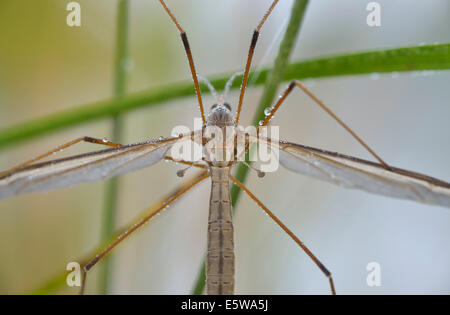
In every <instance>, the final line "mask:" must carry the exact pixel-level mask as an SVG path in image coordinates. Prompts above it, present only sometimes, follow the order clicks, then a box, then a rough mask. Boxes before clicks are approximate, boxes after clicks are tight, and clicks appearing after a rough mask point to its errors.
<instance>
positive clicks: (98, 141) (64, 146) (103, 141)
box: [0, 137, 122, 178]
mask: <svg viewBox="0 0 450 315" xmlns="http://www.w3.org/2000/svg"><path fill="white" fill-rule="evenodd" d="M79 142H89V143H94V144H101V145H106V146H110V147H114V148H116V147H121V146H122V145H121V144H118V143H114V142H111V141H108V140H106V139H97V138H92V137H80V138H76V139H75V140H72V141H69V142H67V143H64V144H62V145H60V146H58V147H56V148H55V149H53V150H51V151H48V152H47V153H44V154H41V155H39V156H37V157H34V158H32V159H31V160H28V161H26V162H23V163H21V164H19V165H17V166H15V167H13V168H11V169H9V170H7V171H5V172H2V173H0V178H2V177H5V176H8V175H9V174H11V173H14V172H16V171H17V170H20V169H22V168H24V167H25V166H28V165H30V164H32V163H34V162H36V161H39V160H42V159H44V158H46V157H48V156H50V155H52V154H54V153H56V152H60V151H62V150H64V149H67V148H68V147H70V146H72V145H74V144H77V143H79Z"/></svg>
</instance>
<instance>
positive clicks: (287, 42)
mask: <svg viewBox="0 0 450 315" xmlns="http://www.w3.org/2000/svg"><path fill="white" fill-rule="evenodd" d="M307 6H308V0H295V2H294V4H293V6H292V10H291V16H290V19H289V24H288V27H287V29H286V33H285V34H284V37H283V40H282V42H281V44H280V48H279V50H278V55H277V58H276V59H275V64H274V66H273V68H272V70H271V71H270V72H269V73H268V76H267V80H266V83H265V85H264V92H263V96H262V97H261V100H260V102H259V105H258V108H257V110H256V112H255V115H254V118H253V125H254V126H255V127H258V123H259V121H260V120H262V119H264V118H265V115H264V109H265V108H266V107H268V106H270V105H271V104H272V102H273V100H274V98H275V94H276V92H277V90H278V87H279V85H280V82H281V81H282V79H283V75H284V73H285V71H286V66H287V64H288V62H289V57H290V55H291V52H292V49H293V47H294V44H295V40H296V39H297V36H298V33H299V31H300V27H301V25H302V21H303V17H304V14H305V11H306V7H307ZM247 163H250V161H248V160H247ZM248 172H249V168H248V167H247V166H246V165H245V164H243V163H241V164H239V165H238V167H237V171H236V174H235V177H236V179H237V180H239V181H240V182H241V183H244V182H245V180H246V178H247V175H248ZM240 194H241V189H240V188H239V187H238V186H236V185H232V187H231V199H232V206H233V210H234V211H236V205H237V202H238V200H239V196H240ZM205 282H206V269H205V259H203V262H202V265H201V268H200V272H199V274H198V276H197V280H196V282H195V286H194V289H193V294H202V293H203V290H204V288H205Z"/></svg>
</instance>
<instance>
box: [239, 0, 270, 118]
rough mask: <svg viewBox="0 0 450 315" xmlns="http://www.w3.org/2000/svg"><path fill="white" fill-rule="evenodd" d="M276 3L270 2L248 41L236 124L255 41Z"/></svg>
mask: <svg viewBox="0 0 450 315" xmlns="http://www.w3.org/2000/svg"><path fill="white" fill-rule="evenodd" d="M277 3H278V0H274V1H273V2H272V4H271V5H270V7H269V9H268V10H267V12H266V14H264V16H263V18H262V19H261V21H260V22H259V24H258V26H257V27H256V29H255V31H254V32H253V36H252V41H251V43H250V49H249V51H248V57H247V63H246V65H245V71H244V76H243V78H242V85H241V92H240V95H239V104H238V108H237V113H236V125H238V124H239V118H240V116H241V110H242V104H243V103H244V95H245V88H246V87H247V82H248V75H249V73H250V67H251V64H252V59H253V55H254V53H255V47H256V42H257V41H258V37H259V31H260V30H261V28H262V26H263V25H264V23H265V22H266V20H267V18H268V17H269V15H270V13H272V10H273V9H274V8H275V6H276V5H277Z"/></svg>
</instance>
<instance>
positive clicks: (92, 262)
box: [80, 172, 209, 294]
mask: <svg viewBox="0 0 450 315" xmlns="http://www.w3.org/2000/svg"><path fill="white" fill-rule="evenodd" d="M208 177H209V174H208V173H206V172H202V173H201V174H199V175H198V176H196V177H195V178H194V179H193V180H192V181H189V182H188V183H186V185H184V186H182V187H180V188H179V189H177V190H175V192H174V193H173V194H171V196H170V197H169V198H168V199H167V200H166V201H164V202H162V203H161V204H160V205H159V206H158V207H157V208H156V210H154V211H153V212H152V213H150V214H149V215H147V216H145V217H143V218H141V219H140V220H139V221H137V222H136V223H135V224H133V225H131V226H129V227H128V228H127V229H126V230H124V232H122V233H121V234H120V235H119V236H118V237H117V239H116V240H114V241H113V242H112V243H111V244H109V245H108V246H107V247H106V248H105V249H103V250H102V251H101V252H99V253H98V254H97V255H95V257H94V258H92V259H89V261H88V262H87V263H86V264H85V265H84V266H83V269H82V273H83V274H82V281H83V282H82V284H81V290H80V294H84V290H85V288H86V278H87V273H88V271H89V270H90V269H92V267H94V266H95V265H96V264H97V263H98V262H99V261H100V260H101V259H102V258H103V257H105V256H106V255H107V254H108V253H109V252H110V251H111V250H112V249H113V248H114V247H116V246H117V245H118V244H119V243H121V242H122V241H123V240H124V239H125V238H127V237H128V236H130V235H131V234H132V233H133V232H134V231H136V230H138V229H139V228H140V227H142V226H143V225H144V224H145V223H147V222H148V221H149V220H150V219H152V218H153V217H154V216H155V215H157V214H158V213H160V212H161V211H162V210H164V209H165V208H166V207H167V206H168V205H170V204H171V203H173V202H174V201H175V200H177V199H178V198H179V197H181V196H182V195H184V194H185V193H186V192H188V191H189V190H190V189H191V188H193V187H194V186H196V185H197V184H198V183H200V182H201V181H203V180H204V179H206V178H208Z"/></svg>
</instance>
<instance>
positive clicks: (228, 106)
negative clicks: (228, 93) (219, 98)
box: [223, 103, 231, 111]
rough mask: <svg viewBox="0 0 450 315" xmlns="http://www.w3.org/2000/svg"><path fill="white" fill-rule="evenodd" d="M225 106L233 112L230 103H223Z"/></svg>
mask: <svg viewBox="0 0 450 315" xmlns="http://www.w3.org/2000/svg"><path fill="white" fill-rule="evenodd" d="M223 106H225V107H226V108H227V109H228V110H229V111H231V106H230V104H228V103H223Z"/></svg>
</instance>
